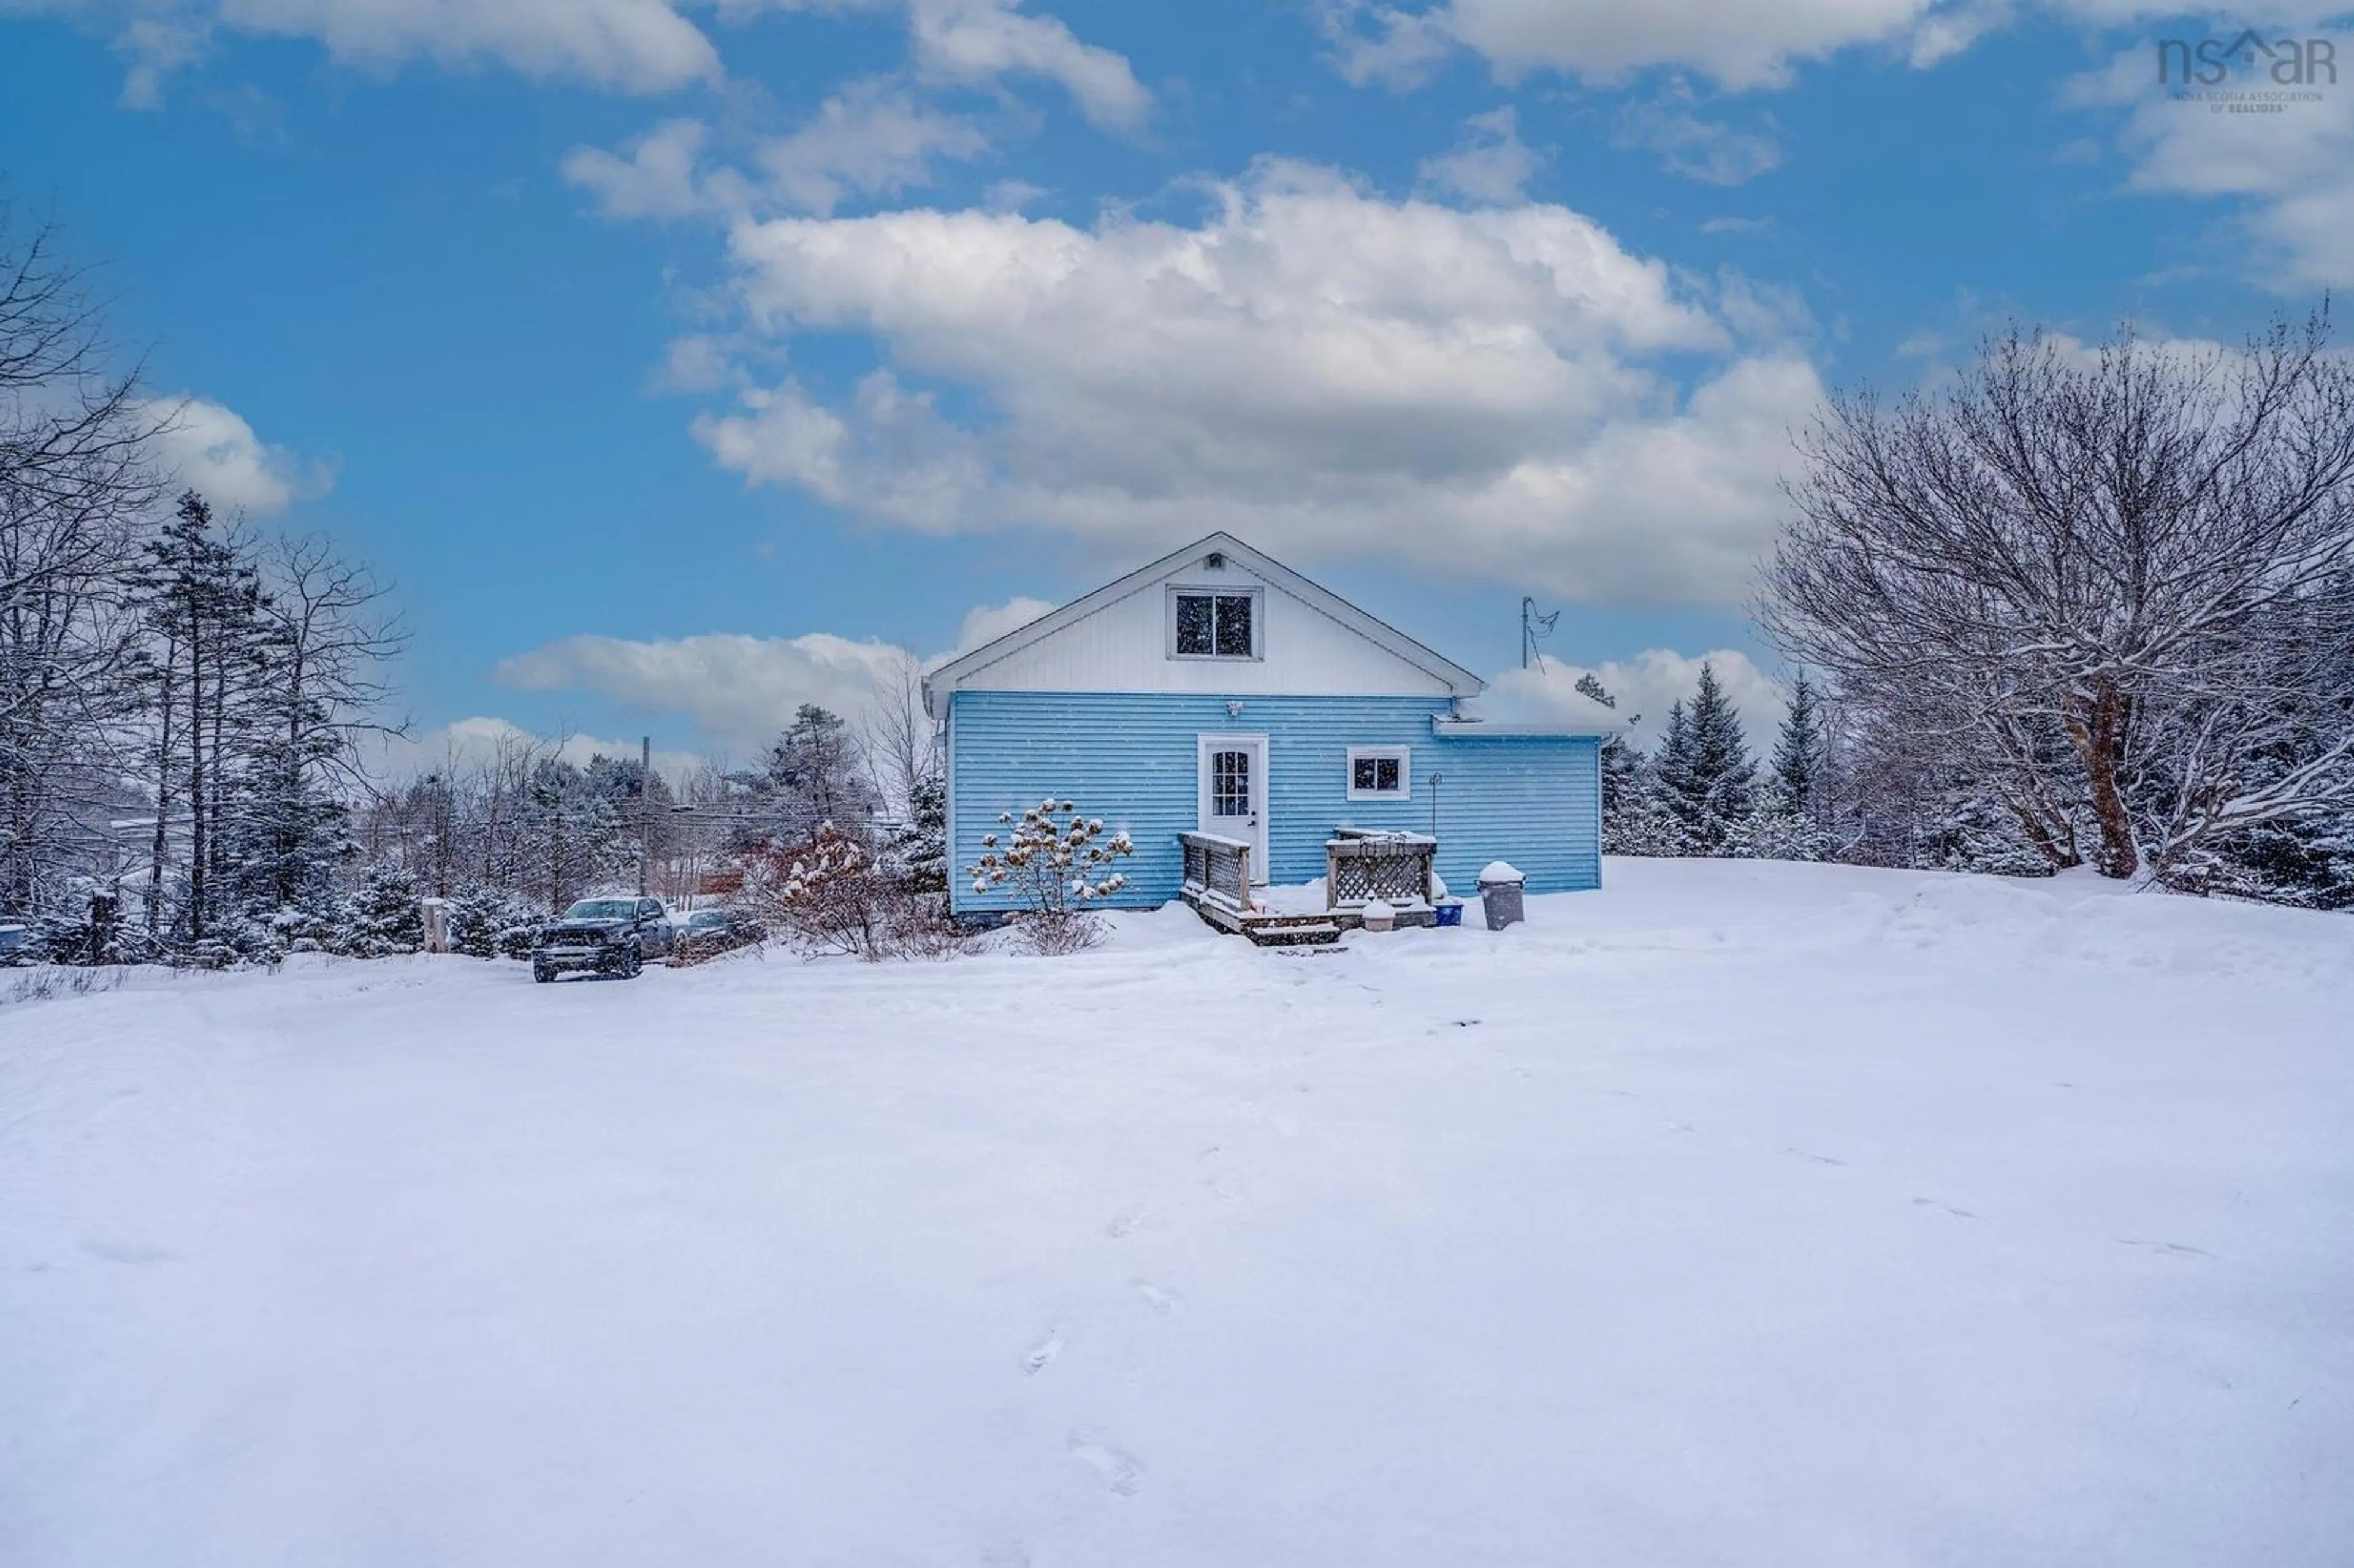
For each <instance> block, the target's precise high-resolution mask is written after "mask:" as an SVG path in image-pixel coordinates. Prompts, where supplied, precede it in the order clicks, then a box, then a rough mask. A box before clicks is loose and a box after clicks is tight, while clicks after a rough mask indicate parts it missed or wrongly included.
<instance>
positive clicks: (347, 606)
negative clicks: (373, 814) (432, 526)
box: [226, 537, 446, 911]
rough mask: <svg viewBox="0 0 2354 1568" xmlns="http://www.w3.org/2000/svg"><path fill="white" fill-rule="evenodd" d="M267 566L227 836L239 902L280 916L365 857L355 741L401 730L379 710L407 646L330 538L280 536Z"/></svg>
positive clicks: (360, 573) (360, 571)
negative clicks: (391, 670) (391, 669)
mask: <svg viewBox="0 0 2354 1568" xmlns="http://www.w3.org/2000/svg"><path fill="white" fill-rule="evenodd" d="M259 569H260V578H261V581H262V583H263V585H264V587H265V588H266V589H267V591H266V593H265V594H264V596H263V597H262V599H261V601H260V617H259V624H258V626H257V627H256V634H255V637H254V640H253V645H252V654H251V660H252V665H253V672H252V673H253V675H254V677H255V678H254V679H253V681H252V682H251V691H250V694H249V701H248V702H247V703H246V704H245V705H244V706H245V708H246V709H247V712H246V713H245V715H244V722H243V723H242V724H241V725H240V726H239V728H240V732H241V733H242V734H243V735H244V736H245V746H246V748H247V751H248V755H247V757H246V758H245V759H244V761H245V766H244V768H243V773H244V789H243V791H242V797H241V799H240V800H239V804H238V809H237V810H236V812H235V814H234V818H233V821H231V823H230V825H229V828H228V832H227V835H226V836H227V838H228V849H229V855H230V859H231V860H232V862H233V863H234V865H235V871H236V883H235V886H234V887H233V889H232V894H233V896H234V898H235V900H236V902H237V903H238V904H239V906H241V907H243V908H246V909H248V910H253V911H273V910H277V909H282V908H287V907H290V906H302V905H304V904H306V903H309V902H312V901H313V900H314V899H315V898H316V897H317V896H318V895H320V894H321V893H322V892H323V891H324V890H325V889H326V888H328V887H329V886H330V885H332V884H333V883H334V880H335V878H336V876H337V874H338V872H339V870H340V868H341V867H342V866H343V865H345V863H349V862H350V861H351V860H352V859H354V858H355V856H356V854H357V853H358V846H357V845H356V844H355V842H353V840H352V837H351V833H350V811H349V808H348V806H347V805H346V803H345V797H346V795H347V794H348V793H350V792H351V789H352V788H353V787H354V786H355V785H357V784H359V783H361V782H362V776H361V768H360V766H359V758H358V755H357V747H356V743H357V742H358V740H359V739H360V738H361V737H362V736H368V735H385V734H392V733H397V731H398V726H388V725H386V724H383V723H380V722H378V720H377V718H376V714H377V710H378V709H379V707H380V706H381V705H382V704H383V703H384V701H385V700H386V698H387V696H388V695H389V694H390V693H389V688H388V687H387V684H386V683H385V680H384V670H385V667H386V665H387V662H388V661H390V660H391V659H392V658H394V657H395V656H396V655H398V653H399V652H401V650H402V649H403V648H404V647H406V646H407V643H408V639H407V636H406V634H404V633H403V632H402V631H401V630H400V629H399V625H398V620H396V619H395V618H394V617H392V616H391V615H390V614H389V613H388V612H387V611H386V609H384V601H385V599H386V597H387V590H386V589H385V588H383V586H382V585H380V584H379V583H377V582H376V579H375V578H374V577H371V576H370V575H369V574H368V573H367V572H366V569H365V568H362V567H355V566H353V565H351V564H349V563H347V562H345V560H343V559H342V558H341V557H339V556H337V555H336V554H335V553H334V549H333V548H332V547H331V546H329V545H328V544H327V543H326V542H325V541H324V540H323V539H319V538H316V537H305V538H286V539H277V540H272V541H270V543H269V544H267V545H265V546H263V547H262V548H261V549H260V552H259ZM445 889H446V884H442V885H439V886H437V888H436V891H443V890H445Z"/></svg>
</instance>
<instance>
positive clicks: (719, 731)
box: [492, 632, 907, 756]
mask: <svg viewBox="0 0 2354 1568" xmlns="http://www.w3.org/2000/svg"><path fill="white" fill-rule="evenodd" d="M906 658H907V654H906V653H905V652H903V651H902V650H900V649H898V648H896V647H893V646H892V645H891V644H889V643H886V642H871V641H870V642H854V641H851V640H850V639H848V638H845V637H836V636H833V635H832V634H830V633H827V632H811V633H808V634H806V635H804V636H801V637H748V636H742V635H737V634H732V633H711V634H707V635H702V636H695V637H679V638H670V639H663V640H653V641H631V640H629V639H625V638H620V637H567V638H565V639H563V640H562V641H557V642H551V643H548V644H547V645H546V646H545V647H542V648H535V649H533V650H531V651H530V652H525V653H519V654H516V655H514V657H513V658H509V659H504V660H501V661H500V662H499V664H498V666H497V668H496V669H495V670H494V671H493V673H492V674H493V679H494V680H496V681H498V682H499V683H501V684H503V685H507V686H512V687H514V688H515V689H516V690H518V691H526V692H560V691H588V692H594V693H597V694H599V695H602V696H605V697H608V698H610V699H611V700H613V701H614V702H617V703H620V704H622V705H625V706H627V707H630V708H632V709H635V710H637V711H640V712H642V713H646V714H652V715H683V716H684V717H687V718H689V719H692V720H693V721H694V722H695V725H696V726H698V727H699V728H700V729H701V730H702V732H703V734H704V735H705V736H708V737H710V738H711V740H712V741H713V742H715V743H716V745H717V746H718V747H720V748H721V749H722V750H725V751H728V752H731V753H733V754H735V755H738V756H750V755H753V754H755V753H757V752H758V750H759V749H760V748H761V747H765V746H766V745H767V744H768V743H769V742H770V741H772V740H774V739H775V738H776V736H777V732H778V731H779V729H780V728H782V727H783V726H785V725H786V724H787V723H789V722H790V720H791V718H792V714H793V710H794V708H796V707H797V706H799V705H801V704H802V703H818V704H821V705H824V706H826V707H829V708H832V709H833V710H834V711H835V712H837V713H843V714H856V713H859V712H861V711H863V710H864V707H865V706H866V705H868V704H869V703H870V702H872V701H873V699H874V694H875V689H876V683H877V682H878V680H882V679H885V678H886V677H887V676H888V675H889V674H890V673H892V672H894V671H895V670H896V669H897V668H898V667H899V665H900V664H901V662H904V661H905V660H906Z"/></svg>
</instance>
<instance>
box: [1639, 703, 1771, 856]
mask: <svg viewBox="0 0 2354 1568" xmlns="http://www.w3.org/2000/svg"><path fill="white" fill-rule="evenodd" d="M1654 777H1655V780H1656V783H1657V786H1658V788H1659V798H1660V801H1661V803H1662V804H1663V805H1664V806H1665V807H1666V809H1667V810H1668V812H1669V814H1670V816H1672V817H1673V819H1674V820H1675V822H1676V824H1677V826H1678V828H1679V830H1680V832H1681V845H1680V847H1679V848H1678V849H1676V850H1674V851H1671V852H1668V853H1682V854H1694V855H1726V854H1738V853H1741V852H1742V847H1743V844H1744V842H1745V839H1746V834H1747V830H1748V824H1749V819H1750V816H1751V815H1752V813H1753V812H1754V811H1755V809H1756V800H1755V791H1756V777H1757V764H1756V761H1755V759H1754V758H1751V756H1750V755H1749V743H1748V740H1747V738H1746V737H1745V736H1744V735H1743V733H1742V729H1741V715H1740V713H1739V712H1738V711H1737V710H1736V709H1735V708H1734V705H1733V702H1732V700H1731V699H1730V698H1728V697H1727V696H1726V695H1725V694H1724V688H1723V686H1722V685H1720V684H1719V683H1717V679H1716V671H1715V669H1714V668H1713V667H1712V665H1709V664H1706V663H1703V664H1702V665H1701V667H1700V683H1699V686H1698V687H1697V689H1696V690H1695V691H1694V692H1693V694H1692V700H1691V706H1690V707H1689V708H1687V707H1686V706H1685V705H1682V704H1681V703H1679V704H1677V705H1675V707H1674V708H1672V709H1670V712H1669V715H1668V735H1667V738H1666V740H1665V741H1664V742H1663V743H1662V745H1661V746H1660V748H1659V758H1658V763H1657V767H1656V768H1655V772H1654Z"/></svg>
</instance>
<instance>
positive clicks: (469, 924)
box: [446, 883, 540, 959]
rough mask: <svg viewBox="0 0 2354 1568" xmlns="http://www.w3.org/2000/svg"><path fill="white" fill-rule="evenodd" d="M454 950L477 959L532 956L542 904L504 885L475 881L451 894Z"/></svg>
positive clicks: (447, 907) (452, 946)
mask: <svg viewBox="0 0 2354 1568" xmlns="http://www.w3.org/2000/svg"><path fill="white" fill-rule="evenodd" d="M446 909H447V913H448V916H449V920H450V950H451V952H455V953H464V954H466V955H467V956H468V957H469V958H476V959H521V958H526V957H528V956H530V953H531V948H532V942H533V939H534V938H535V936H536V935H537V933H538V930H539V926H540V910H539V906H537V905H536V904H535V903H534V902H532V901H531V900H530V899H528V898H525V897H524V896H523V895H521V894H519V893H515V892H514V891H513V890H511V889H508V888H504V887H493V886H489V885H484V884H482V883H472V884H470V885H467V886H464V887H461V888H460V889H458V891H457V892H455V893H453V894H451V895H449V902H448V905H447V906H446Z"/></svg>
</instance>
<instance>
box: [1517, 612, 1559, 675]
mask: <svg viewBox="0 0 2354 1568" xmlns="http://www.w3.org/2000/svg"><path fill="white" fill-rule="evenodd" d="M1560 619H1561V611H1559V610H1557V609H1556V610H1554V611H1553V613H1552V614H1551V615H1539V614H1538V613H1537V601H1536V600H1535V599H1532V598H1530V597H1529V596H1528V595H1526V594H1522V596H1521V668H1522V669H1523V670H1525V669H1527V668H1528V667H1529V661H1530V660H1531V659H1534V660H1535V661H1536V663H1537V668H1538V669H1540V670H1542V669H1543V668H1544V655H1543V653H1540V652H1537V640H1538V639H1539V638H1543V637H1550V636H1552V635H1553V622H1555V621H1557V620H1560Z"/></svg>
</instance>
